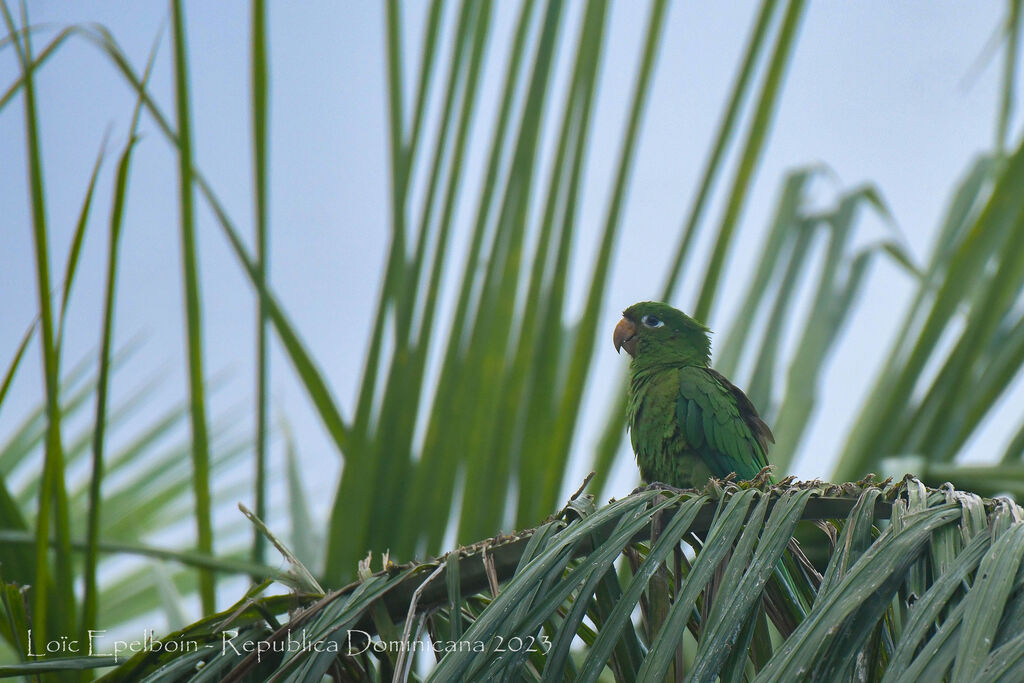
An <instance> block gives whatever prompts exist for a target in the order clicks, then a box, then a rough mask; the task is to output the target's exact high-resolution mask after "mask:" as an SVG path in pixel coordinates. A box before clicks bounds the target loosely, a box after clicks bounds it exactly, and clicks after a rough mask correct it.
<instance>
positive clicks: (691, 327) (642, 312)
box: [614, 301, 711, 366]
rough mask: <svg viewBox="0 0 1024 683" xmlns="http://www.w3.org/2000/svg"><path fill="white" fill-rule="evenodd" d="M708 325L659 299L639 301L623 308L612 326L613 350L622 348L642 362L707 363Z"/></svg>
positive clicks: (639, 362) (642, 364)
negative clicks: (617, 320)
mask: <svg viewBox="0 0 1024 683" xmlns="http://www.w3.org/2000/svg"><path fill="white" fill-rule="evenodd" d="M708 334H709V333H708V328H706V327H704V325H702V324H701V323H699V322H697V321H696V320H694V319H693V318H691V317H690V316H688V315H686V314H685V313H683V312H682V311H678V310H676V309H674V308H672V307H671V306H669V305H668V304H663V303H661V302H659V301H641V302H640V303H638V304H633V305H632V306H630V307H629V308H627V309H626V310H624V311H623V312H622V320H620V321H619V324H618V325H616V326H615V336H614V339H615V350H616V351H618V350H619V349H625V350H626V353H628V354H629V355H631V356H632V357H633V358H634V363H635V364H636V365H641V366H650V365H660V364H663V363H680V364H693V365H708V364H709V363H710V362H711V338H710V337H709V336H708Z"/></svg>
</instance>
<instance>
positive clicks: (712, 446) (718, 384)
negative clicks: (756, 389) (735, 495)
mask: <svg viewBox="0 0 1024 683" xmlns="http://www.w3.org/2000/svg"><path fill="white" fill-rule="evenodd" d="M677 372H678V373H679V396H678V398H677V399H676V420H677V425H678V426H679V428H680V431H681V432H682V433H681V435H680V436H682V437H683V438H684V439H685V441H686V446H687V447H688V448H687V449H686V450H689V451H692V452H694V453H695V454H696V455H698V456H700V458H701V459H702V460H703V461H704V463H705V464H706V465H707V467H708V469H709V470H711V472H712V474H714V475H715V476H716V477H724V476H726V475H728V474H729V473H730V472H735V473H736V476H737V477H739V478H740V479H751V478H753V477H754V476H755V475H756V474H757V473H758V472H760V471H761V469H762V468H763V467H765V466H766V465H767V464H768V458H767V452H768V445H769V444H770V443H773V442H774V439H773V437H772V433H771V431H770V430H769V429H768V426H767V425H766V424H765V423H764V422H763V421H762V420H761V418H760V417H758V415H757V411H756V410H755V409H754V405H753V404H752V403H751V402H750V399H748V398H747V397H746V395H745V394H744V393H743V392H742V391H740V390H739V389H738V388H736V387H735V386H733V384H732V383H730V382H729V380H727V379H726V378H725V377H723V376H722V375H721V374H719V373H718V372H715V371H714V370H711V369H710V368H700V367H685V368H679V369H678V370H677Z"/></svg>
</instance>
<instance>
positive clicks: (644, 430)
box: [615, 301, 774, 488]
mask: <svg viewBox="0 0 1024 683" xmlns="http://www.w3.org/2000/svg"><path fill="white" fill-rule="evenodd" d="M708 335H709V332H708V328H706V327H705V326H704V325H702V324H701V323H699V322H697V321H696V320H694V319H693V318H691V317H689V316H688V315H686V314H685V313H682V312H681V311H677V310H676V309H674V308H672V307H671V306H669V305H668V304H663V303H659V302H655V301H644V302H641V303H638V304H633V305H632V306H630V307H629V308H627V309H626V310H625V311H623V313H622V320H620V321H619V324H618V325H616V326H615V349H616V350H619V349H625V350H626V353H628V354H629V355H630V356H632V357H633V361H632V363H631V364H630V381H629V412H628V414H629V435H630V440H631V441H632V442H633V451H634V452H635V453H636V461H637V464H638V465H639V466H640V474H641V476H643V478H644V480H645V481H647V482H648V483H651V482H661V483H664V484H669V485H671V486H675V487H677V488H694V487H702V486H704V485H705V484H706V483H707V481H708V479H709V478H711V477H718V478H722V477H725V476H727V475H728V474H729V473H731V472H735V473H736V476H737V477H739V478H740V479H752V478H753V477H754V476H755V475H757V473H758V472H760V471H761V469H762V468H763V467H765V466H766V465H767V464H768V458H767V452H768V447H769V444H771V443H774V439H773V437H772V433H771V430H769V429H768V425H766V424H765V423H764V421H763V420H761V418H760V417H759V416H758V414H757V410H756V409H755V408H754V404H753V403H751V402H750V399H748V398H747V397H746V395H745V394H744V393H743V392H742V391H740V390H739V389H738V388H737V387H736V386H734V385H733V384H732V383H731V382H729V380H727V379H726V378H725V377H723V376H722V375H721V374H720V373H718V372H716V371H715V370H712V369H711V367H710V362H711V339H710V337H709V336H708Z"/></svg>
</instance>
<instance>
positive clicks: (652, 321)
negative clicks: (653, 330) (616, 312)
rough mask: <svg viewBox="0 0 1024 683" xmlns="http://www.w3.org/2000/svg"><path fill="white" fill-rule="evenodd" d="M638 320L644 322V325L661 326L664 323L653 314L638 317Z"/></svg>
mask: <svg viewBox="0 0 1024 683" xmlns="http://www.w3.org/2000/svg"><path fill="white" fill-rule="evenodd" d="M640 322H642V323H643V324H644V327H661V326H662V325H664V324H665V323H663V322H661V321H660V320H658V319H657V318H655V317H654V316H653V315H645V316H644V317H643V318H640Z"/></svg>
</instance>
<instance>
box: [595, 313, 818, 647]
mask: <svg viewBox="0 0 1024 683" xmlns="http://www.w3.org/2000/svg"><path fill="white" fill-rule="evenodd" d="M708 335H709V331H708V328H706V327H705V326H704V325H702V324H701V323H699V322H697V321H696V320H694V319H693V318H691V317H689V316H687V315H686V314H684V313H682V312H680V311H677V310H676V309H674V308H672V307H671V306H669V305H668V304H663V303H658V302H654V301H644V302H641V303H638V304H633V305H632V306H630V307H629V308H627V309H626V310H625V311H623V313H622V320H620V321H619V324H618V325H616V326H615V335H614V341H615V348H616V350H619V349H625V350H626V353H628V354H629V355H630V356H632V357H633V361H632V363H631V364H630V381H629V404H628V415H629V435H630V440H631V441H632V442H633V451H634V452H635V453H636V461H637V464H638V465H639V466H640V474H641V475H642V476H643V478H644V480H645V481H646V482H647V483H654V482H660V483H662V484H668V485H670V486H674V487H676V488H700V487H703V486H704V485H706V484H707V482H708V479H709V478H711V477H717V478H723V477H726V476H728V475H729V474H730V473H732V472H735V473H736V476H737V477H739V478H740V479H748V480H749V479H752V478H754V477H755V476H756V475H757V474H758V473H759V472H760V471H761V470H762V469H763V468H764V467H765V466H767V465H768V458H767V453H768V448H769V445H770V444H772V443H774V438H773V437H772V433H771V430H770V429H768V425H766V424H765V423H764V421H763V420H762V419H761V418H760V417H759V416H758V414H757V410H756V409H755V408H754V404H753V403H751V402H750V399H749V398H747V397H746V395H745V394H744V393H743V392H742V391H740V390H739V389H738V388H737V387H736V386H734V385H733V384H732V383H731V382H730V381H729V380H727V379H726V378H725V377H723V376H722V374H721V373H719V372H716V371H715V370H712V369H711V365H710V364H711V339H710V337H709V336H708ZM797 562H799V566H798V564H797ZM787 565H788V566H787ZM800 567H803V568H804V569H805V570H806V571H802V570H801V568H800ZM801 573H803V574H804V576H807V577H811V580H812V581H813V583H814V584H816V585H820V581H821V578H820V576H818V575H816V572H815V571H814V569H813V565H811V563H810V561H809V560H807V558H806V557H805V556H804V555H803V553H802V552H801V550H800V547H799V544H797V543H796V541H795V540H791V541H790V543H789V546H788V552H787V553H786V555H785V556H784V558H783V559H782V560H780V563H779V565H778V566H777V567H776V569H775V572H774V574H775V576H774V577H773V578H772V580H770V581H769V583H768V585H767V586H766V599H767V604H768V606H769V607H768V611H769V613H770V614H771V617H772V621H774V622H775V625H776V627H777V628H779V629H780V631H781V632H782V633H783V634H784V635H788V634H789V633H791V632H792V631H793V629H794V628H796V625H797V624H798V623H800V621H802V619H803V618H804V615H805V614H806V613H807V609H808V608H809V605H810V604H811V602H812V601H813V596H814V593H813V590H809V589H808V583H807V581H806V580H801V581H796V580H794V577H796V576H800V574H801ZM812 575H813V576H812ZM764 633H765V631H763V630H762V635H763V634H764Z"/></svg>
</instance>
